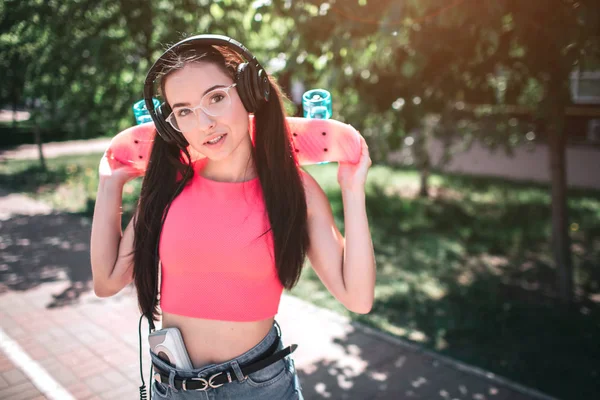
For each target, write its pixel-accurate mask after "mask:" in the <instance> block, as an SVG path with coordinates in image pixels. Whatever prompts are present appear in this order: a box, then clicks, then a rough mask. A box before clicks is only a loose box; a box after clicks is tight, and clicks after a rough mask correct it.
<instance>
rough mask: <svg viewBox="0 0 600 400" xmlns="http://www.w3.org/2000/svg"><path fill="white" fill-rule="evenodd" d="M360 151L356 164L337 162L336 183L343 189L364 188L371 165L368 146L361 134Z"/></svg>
mask: <svg viewBox="0 0 600 400" xmlns="http://www.w3.org/2000/svg"><path fill="white" fill-rule="evenodd" d="M360 141H361V152H360V159H359V160H358V162H357V163H356V164H353V163H344V162H341V163H339V166H338V183H339V184H340V188H341V189H342V191H343V190H350V191H355V190H364V188H365V182H366V180H367V173H368V171H369V167H370V166H371V157H370V156H369V146H367V142H366V141H365V139H364V138H363V137H362V136H361V137H360Z"/></svg>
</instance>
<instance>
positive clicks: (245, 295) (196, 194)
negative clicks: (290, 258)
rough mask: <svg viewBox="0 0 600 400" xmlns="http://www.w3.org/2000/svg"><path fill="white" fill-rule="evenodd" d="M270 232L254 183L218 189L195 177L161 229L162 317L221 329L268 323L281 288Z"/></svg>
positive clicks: (218, 185) (256, 182) (225, 184)
mask: <svg viewBox="0 0 600 400" xmlns="http://www.w3.org/2000/svg"><path fill="white" fill-rule="evenodd" d="M269 229H270V224H269V218H268V215H267V211H266V208H265V204H264V201H263V198H262V188H261V186H260V181H259V179H258V178H255V179H252V180H250V181H247V182H235V183H231V182H217V181H212V180H209V179H206V178H204V177H202V176H201V175H200V172H199V171H196V173H195V175H194V177H193V178H192V182H191V183H190V184H189V185H188V186H186V187H185V188H184V189H183V191H182V192H181V194H180V195H179V196H177V197H176V198H175V200H174V201H173V204H172V205H171V208H170V209H169V212H168V214H167V218H166V219H165V223H164V226H163V230H162V234H161V238H160V243H159V254H160V260H161V264H162V268H161V290H160V292H161V295H160V307H161V309H162V310H163V311H165V312H168V313H172V314H179V315H186V316H190V317H196V318H205V319H214V320H223V321H258V320H262V319H266V318H270V317H273V316H274V315H275V314H277V311H278V308H279V301H280V299H281V293H282V291H283V286H282V285H281V282H280V281H279V277H278V275H277V269H276V266H275V256H274V252H273V236H272V233H271V231H270V230H269ZM268 230H269V231H268ZM267 231H268V232H267ZM265 232H266V233H265Z"/></svg>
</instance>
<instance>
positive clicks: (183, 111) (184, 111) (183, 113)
mask: <svg viewBox="0 0 600 400" xmlns="http://www.w3.org/2000/svg"><path fill="white" fill-rule="evenodd" d="M191 112H192V110H190V109H189V108H182V109H180V110H179V111H177V116H178V117H185V116H186V115H189V113H191Z"/></svg>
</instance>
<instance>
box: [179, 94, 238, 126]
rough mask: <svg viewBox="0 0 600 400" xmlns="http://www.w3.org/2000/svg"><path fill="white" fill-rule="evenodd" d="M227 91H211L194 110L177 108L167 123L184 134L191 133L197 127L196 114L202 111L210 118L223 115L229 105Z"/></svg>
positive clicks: (229, 100)
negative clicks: (185, 132)
mask: <svg viewBox="0 0 600 400" xmlns="http://www.w3.org/2000/svg"><path fill="white" fill-rule="evenodd" d="M227 89H229V88H227ZM227 89H215V90H212V91H211V92H209V93H207V94H206V95H204V97H203V98H202V101H201V102H200V104H199V105H198V106H196V107H194V108H187V107H185V108H177V109H176V110H175V111H173V112H172V113H171V115H169V118H168V119H167V121H168V122H169V123H170V124H171V126H173V128H175V129H177V130H178V131H180V132H184V131H191V130H193V129H195V128H196V127H197V126H198V114H197V113H198V112H201V111H204V112H205V113H206V114H208V115H210V116H212V117H216V116H219V115H222V114H224V113H225V111H227V109H228V108H229V106H230V105H231V98H230V97H229V90H227Z"/></svg>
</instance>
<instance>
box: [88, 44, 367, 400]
mask: <svg viewBox="0 0 600 400" xmlns="http://www.w3.org/2000/svg"><path fill="white" fill-rule="evenodd" d="M244 50H245V49H244ZM244 56H245V55H244ZM163 57H165V62H164V65H163V66H162V68H161V74H160V76H159V78H160V88H161V94H162V96H163V98H164V99H165V104H164V108H162V109H161V111H163V112H164V114H163V116H164V121H165V122H166V123H168V124H169V125H168V129H165V128H160V129H158V133H159V134H158V135H156V138H155V141H154V144H153V148H152V152H151V156H150V161H149V164H148V168H147V171H146V173H145V176H144V180H143V184H142V189H141V194H140V199H139V204H138V208H137V211H136V214H135V215H134V217H133V218H132V220H131V221H130V222H129V224H128V226H127V228H126V229H125V231H124V233H121V228H120V227H121V212H120V206H121V194H122V189H123V185H124V184H125V183H126V182H127V181H129V180H131V179H133V178H135V177H137V176H139V175H140V172H139V171H136V170H134V169H133V168H131V167H128V166H127V165H123V164H119V163H118V162H117V161H116V160H114V159H112V158H111V156H110V154H105V156H104V157H103V158H102V161H101V163H100V182H99V186H98V195H97V199H96V208H95V211H94V220H93V226H92V238H91V262H92V272H93V280H94V290H95V292H96V294H97V295H98V296H101V297H106V296H111V295H114V294H116V293H117V292H119V291H120V290H121V289H122V288H123V287H125V286H126V285H127V284H129V283H130V282H132V281H134V282H135V286H136V288H137V292H138V302H139V305H140V308H141V310H142V312H143V314H144V315H147V316H150V318H151V319H155V320H157V319H158V317H159V316H161V317H162V328H163V329H164V328H178V329H179V331H180V332H181V336H182V338H183V342H184V345H185V351H186V352H187V355H188V356H189V360H190V361H191V364H192V368H188V369H183V368H178V367H176V366H175V367H174V366H173V365H171V364H170V363H168V362H166V361H165V360H164V359H162V358H161V357H159V355H158V354H155V353H153V352H152V353H151V358H152V363H153V365H154V368H155V371H157V372H158V373H157V374H155V381H154V382H153V385H152V393H153V394H154V395H155V396H156V397H159V398H171V399H183V398H185V399H192V398H193V399H207V398H211V399H230V398H242V399H255V398H256V399H259V398H260V399H301V398H302V395H301V391H300V386H299V384H298V379H297V374H296V371H295V369H294V365H293V360H292V359H291V357H290V356H289V353H290V352H291V351H293V350H294V348H292V349H291V350H290V349H288V350H287V352H286V351H284V350H282V349H283V345H282V344H281V341H280V332H279V327H278V325H277V323H276V322H275V320H274V316H275V315H276V313H277V310H278V306H279V301H280V298H281V293H282V290H283V289H284V288H286V289H290V288H292V287H293V286H294V285H295V284H296V282H297V281H298V279H299V277H300V273H301V268H302V265H303V262H304V260H305V257H306V256H308V258H309V260H310V262H311V265H312V267H313V269H314V270H315V271H316V273H317V274H318V276H319V277H320V279H321V280H322V282H323V283H324V285H325V286H326V287H327V289H328V290H329V291H330V292H331V293H332V294H333V296H335V297H336V298H337V299H338V300H339V301H340V302H342V303H343V304H344V305H345V306H346V307H347V308H348V309H349V310H351V311H353V312H356V313H367V312H369V310H370V309H371V306H372V303H373V296H374V285H375V261H374V256H373V246H372V242H371V237H370V232H369V227H368V221H367V216H366V210H365V192H364V185H365V180H366V177H367V171H368V168H369V167H370V165H371V160H370V158H369V153H368V149H367V145H366V143H365V142H364V139H363V140H362V154H361V158H360V161H359V162H358V163H357V164H345V163H340V165H339V169H338V182H339V184H340V188H341V192H342V196H343V203H344V224H345V230H346V238H344V237H342V235H341V234H340V232H339V230H338V228H337V227H336V225H335V222H334V219H333V216H332V212H331V207H330V205H329V202H328V200H327V197H326V196H325V194H324V192H323V190H322V189H321V187H320V186H319V184H318V183H317V182H316V181H315V180H314V179H313V178H312V177H311V176H310V175H309V174H307V173H306V172H304V171H303V170H301V169H300V168H299V166H298V164H297V162H296V159H295V156H294V152H293V151H292V145H291V142H290V138H289V135H288V132H287V129H286V124H285V111H284V108H283V102H282V94H281V92H280V89H279V88H278V86H277V84H276V82H275V81H274V80H273V79H272V78H271V77H266V76H264V79H265V81H264V82H265V83H266V85H267V86H266V89H267V90H266V94H267V95H266V96H263V97H264V98H261V97H260V96H259V101H254V102H250V101H248V95H249V94H248V93H247V92H244V91H248V90H250V89H249V87H250V86H249V84H248V82H247V81H245V79H247V76H244V74H246V72H243V69H242V68H241V67H240V66H241V65H242V66H243V65H244V60H243V58H242V57H241V56H240V54H239V52H236V51H233V50H232V49H231V48H230V47H225V46H214V45H207V44H206V43H204V42H202V41H201V40H191V41H187V43H184V44H183V45H176V46H174V47H172V48H171V49H170V51H167V52H166V53H165V54H164V55H163ZM257 65H258V63H257ZM251 103H256V104H251ZM161 107H162V106H161ZM250 114H254V118H253V122H252V120H251V119H250ZM155 122H156V120H155ZM251 123H254V127H253V129H250V124H251ZM159 125H160V124H156V126H157V128H158V127H159ZM165 130H169V131H170V132H171V134H173V135H175V140H170V139H169V140H166V138H169V137H168V136H167V135H165V134H164V131H165ZM161 132H162V133H161ZM251 132H252V134H251ZM171 139H172V138H171ZM190 149H191V150H192V151H193V152H195V153H197V154H200V155H201V156H200V157H194V160H192V157H191V156H190V152H189V150H190ZM182 154H184V156H183V157H182ZM157 263H158V265H159V270H160V284H159V283H158V282H159V274H158V272H157V269H156V265H157ZM158 286H160V304H157V302H156V301H155V300H156V292H157V289H158ZM159 306H160V312H159V310H158V307H159ZM317 328H318V327H317ZM203 396H204V397H203Z"/></svg>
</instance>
